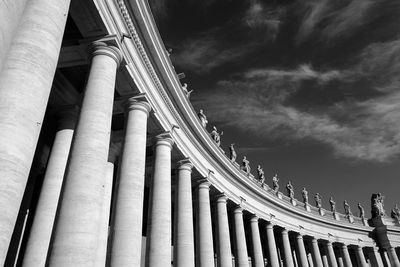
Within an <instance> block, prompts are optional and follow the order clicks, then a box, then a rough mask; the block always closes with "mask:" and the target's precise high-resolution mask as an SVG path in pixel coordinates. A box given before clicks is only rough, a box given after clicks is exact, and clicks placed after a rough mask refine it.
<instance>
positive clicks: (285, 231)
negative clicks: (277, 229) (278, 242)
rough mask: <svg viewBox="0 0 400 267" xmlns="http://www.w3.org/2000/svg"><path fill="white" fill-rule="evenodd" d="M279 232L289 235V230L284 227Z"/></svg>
mask: <svg viewBox="0 0 400 267" xmlns="http://www.w3.org/2000/svg"><path fill="white" fill-rule="evenodd" d="M281 234H282V235H289V230H288V229H286V228H283V229H282V231H281Z"/></svg>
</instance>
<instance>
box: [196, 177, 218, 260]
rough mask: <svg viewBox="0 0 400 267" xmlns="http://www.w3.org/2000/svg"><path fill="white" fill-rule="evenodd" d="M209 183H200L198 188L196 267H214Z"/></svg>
mask: <svg viewBox="0 0 400 267" xmlns="http://www.w3.org/2000/svg"><path fill="white" fill-rule="evenodd" d="M209 191H210V183H208V182H204V183H201V184H200V185H199V187H198V205H199V206H198V241H197V242H198V243H197V246H198V247H197V258H198V266H200V267H213V266H214V248H213V235H212V234H213V233H212V224H211V209H210V195H209Z"/></svg>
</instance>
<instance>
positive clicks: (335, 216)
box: [333, 212, 340, 221]
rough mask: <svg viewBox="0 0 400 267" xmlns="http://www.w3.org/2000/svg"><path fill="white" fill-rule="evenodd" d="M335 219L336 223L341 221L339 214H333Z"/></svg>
mask: <svg viewBox="0 0 400 267" xmlns="http://www.w3.org/2000/svg"><path fill="white" fill-rule="evenodd" d="M333 218H334V219H335V220H336V221H340V216H339V214H337V213H336V212H333Z"/></svg>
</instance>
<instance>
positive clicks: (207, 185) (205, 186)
mask: <svg viewBox="0 0 400 267" xmlns="http://www.w3.org/2000/svg"><path fill="white" fill-rule="evenodd" d="M210 185H211V183H210V182H209V181H207V180H201V181H200V182H199V183H198V185H197V187H198V189H207V190H210Z"/></svg>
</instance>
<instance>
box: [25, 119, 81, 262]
mask: <svg viewBox="0 0 400 267" xmlns="http://www.w3.org/2000/svg"><path fill="white" fill-rule="evenodd" d="M71 115H72V116H73V114H71ZM64 119H66V118H64ZM68 119H70V121H69V122H70V123H69V124H68V125H62V126H67V127H62V128H61V130H59V131H58V132H57V133H56V136H55V138H54V142H53V147H52V149H51V154H50V157H49V161H48V164H47V169H46V173H45V176H44V179H43V185H42V188H41V191H40V196H39V201H38V204H37V207H36V212H35V217H34V219H33V223H32V228H31V231H30V234H29V239H28V243H27V245H26V250H25V255H24V259H23V266H27V267H29V266H38V267H40V266H45V264H46V258H47V253H48V250H49V246H50V239H51V234H52V231H53V225H54V222H55V217H56V212H57V206H58V201H59V198H60V192H61V187H62V183H63V179H64V173H65V167H66V166H67V161H68V155H69V150H70V147H71V142H72V136H73V134H74V130H73V129H74V127H75V119H74V118H68Z"/></svg>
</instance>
